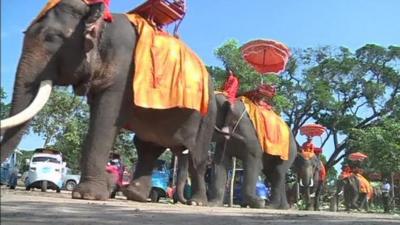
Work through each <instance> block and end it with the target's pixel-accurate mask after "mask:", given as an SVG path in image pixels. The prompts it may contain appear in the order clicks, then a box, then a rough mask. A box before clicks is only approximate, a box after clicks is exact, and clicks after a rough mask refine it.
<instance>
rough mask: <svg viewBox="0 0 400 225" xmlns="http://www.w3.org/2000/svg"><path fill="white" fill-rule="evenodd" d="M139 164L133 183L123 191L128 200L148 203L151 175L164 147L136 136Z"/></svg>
mask: <svg viewBox="0 0 400 225" xmlns="http://www.w3.org/2000/svg"><path fill="white" fill-rule="evenodd" d="M135 145H136V149H137V153H138V163H137V165H136V169H135V174H134V176H133V179H132V181H131V183H130V184H129V185H128V187H126V188H125V190H124V191H123V193H124V195H125V196H126V197H127V199H128V200H133V201H139V202H146V201H147V198H148V197H149V194H150V191H151V175H152V172H153V168H154V165H155V161H156V160H157V158H158V157H159V156H160V155H161V154H162V153H163V152H164V151H165V148H164V147H161V146H158V145H155V144H153V143H150V142H145V141H142V140H140V138H139V137H137V136H135Z"/></svg>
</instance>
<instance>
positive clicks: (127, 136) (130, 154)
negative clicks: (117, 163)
mask: <svg viewBox="0 0 400 225" xmlns="http://www.w3.org/2000/svg"><path fill="white" fill-rule="evenodd" d="M133 136H134V135H133V134H132V133H131V132H128V131H125V130H123V131H121V132H120V133H119V134H118V136H117V137H116V140H115V142H114V149H113V151H114V152H116V153H119V154H120V155H121V156H122V160H123V163H124V165H126V166H129V167H131V166H132V164H133V163H134V162H135V161H137V154H136V147H135V145H134V144H133Z"/></svg>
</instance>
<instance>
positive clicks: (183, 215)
mask: <svg viewBox="0 0 400 225" xmlns="http://www.w3.org/2000/svg"><path fill="white" fill-rule="evenodd" d="M1 224H2V225H22V224H32V225H36V224H41V225H54V224H56V225H91V224H94V225H103V224H104V225H107V224H118V225H125V224H129V225H132V224H137V225H150V224H152V225H153V224H160V225H164V224H174V225H192V224H193V225H195V224H196V225H197V224H207V225H242V224H243V225H257V224H271V225H272V224H274V225H286V224H296V225H322V224H327V225H338V224H345V225H359V224H366V225H385V224H396V225H399V224H400V216H398V215H383V214H370V213H345V212H337V213H333V212H306V211H295V210H287V211H281V210H267V209H243V208H222V207H220V208H210V207H190V206H184V205H180V204H176V205H172V204H168V203H158V204H155V203H137V202H131V201H127V200H124V198H123V197H118V199H116V200H110V201H106V202H98V201H86V200H72V199H71V197H70V193H59V194H57V193H55V192H48V193H41V192H40V191H31V192H26V191H25V190H16V191H10V190H8V189H4V188H2V191H1Z"/></svg>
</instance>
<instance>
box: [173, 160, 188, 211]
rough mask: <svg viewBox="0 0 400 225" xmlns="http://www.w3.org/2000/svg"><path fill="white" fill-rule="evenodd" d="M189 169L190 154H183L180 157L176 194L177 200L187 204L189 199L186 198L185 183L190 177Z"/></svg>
mask: <svg viewBox="0 0 400 225" xmlns="http://www.w3.org/2000/svg"><path fill="white" fill-rule="evenodd" d="M188 170H189V154H181V155H180V156H179V157H178V173H177V181H176V192H175V196H174V197H176V198H177V200H178V201H179V202H180V203H182V204H187V199H186V198H185V195H184V192H185V185H186V181H187V178H188Z"/></svg>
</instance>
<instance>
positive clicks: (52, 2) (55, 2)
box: [34, 0, 112, 22]
mask: <svg viewBox="0 0 400 225" xmlns="http://www.w3.org/2000/svg"><path fill="white" fill-rule="evenodd" d="M82 1H83V2H84V3H86V4H87V5H91V4H95V3H100V2H103V3H104V5H105V10H104V20H105V21H107V22H111V21H112V15H111V12H110V0H82ZM60 2H61V0H49V1H48V2H47V4H46V5H45V6H44V8H43V9H42V11H40V13H39V15H38V16H37V17H36V19H35V20H34V21H38V20H40V19H41V18H42V17H43V16H45V15H46V13H47V12H48V11H49V10H51V9H53V8H54V7H56V6H57V5H58V4H59V3H60Z"/></svg>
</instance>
